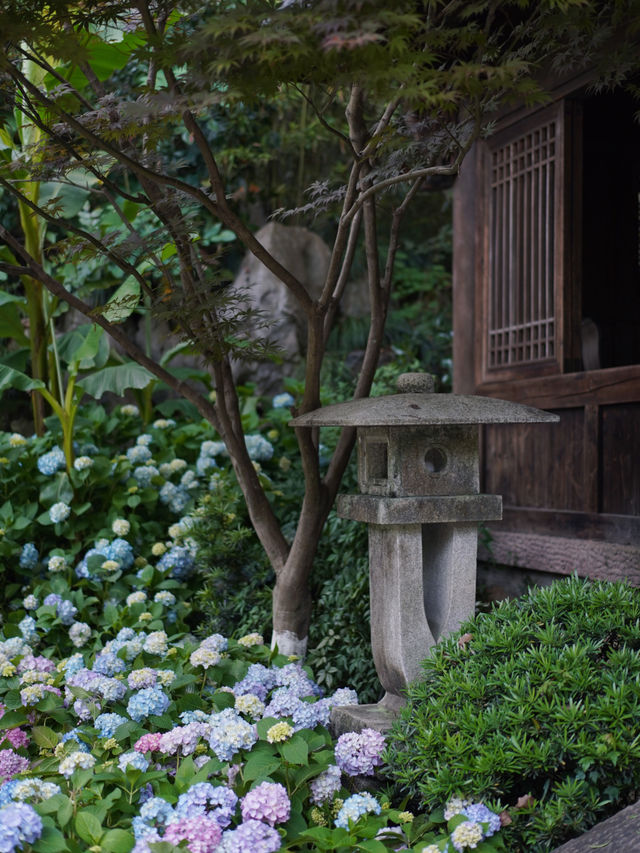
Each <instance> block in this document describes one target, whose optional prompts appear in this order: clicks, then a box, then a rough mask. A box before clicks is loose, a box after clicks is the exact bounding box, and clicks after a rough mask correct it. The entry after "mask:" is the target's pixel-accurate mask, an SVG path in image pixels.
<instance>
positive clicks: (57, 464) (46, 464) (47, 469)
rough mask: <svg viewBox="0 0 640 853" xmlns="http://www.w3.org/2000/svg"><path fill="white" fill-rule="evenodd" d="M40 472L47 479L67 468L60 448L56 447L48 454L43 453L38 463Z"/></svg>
mask: <svg viewBox="0 0 640 853" xmlns="http://www.w3.org/2000/svg"><path fill="white" fill-rule="evenodd" d="M36 465H37V466H38V471H40V473H41V474H44V475H45V477H50V476H51V475H52V474H55V473H56V471H60V470H61V469H62V468H64V466H65V458H64V453H63V452H62V450H61V449H60V448H59V447H54V448H53V450H50V451H49V452H48V453H43V455H42V456H40V457H39V458H38V461H37V462H36Z"/></svg>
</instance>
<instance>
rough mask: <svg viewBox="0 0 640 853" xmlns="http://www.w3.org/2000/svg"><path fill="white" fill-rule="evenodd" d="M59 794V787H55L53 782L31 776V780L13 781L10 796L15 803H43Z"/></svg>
mask: <svg viewBox="0 0 640 853" xmlns="http://www.w3.org/2000/svg"><path fill="white" fill-rule="evenodd" d="M59 793H60V785H56V783H55V782H45V781H44V780H42V779H40V778H39V777H38V776H33V777H32V778H31V779H16V780H14V782H13V789H12V792H11V796H12V798H13V799H14V800H15V801H16V802H24V801H25V800H32V801H35V802H43V801H44V800H49V799H51V797H53V796H55V795H56V794H59Z"/></svg>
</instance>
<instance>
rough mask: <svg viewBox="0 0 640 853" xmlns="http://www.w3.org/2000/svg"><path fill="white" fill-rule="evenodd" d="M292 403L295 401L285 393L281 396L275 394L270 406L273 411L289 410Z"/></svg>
mask: <svg viewBox="0 0 640 853" xmlns="http://www.w3.org/2000/svg"><path fill="white" fill-rule="evenodd" d="M294 403H295V400H294V399H293V397H292V396H291V394H289V393H288V392H287V391H285V392H284V393H282V394H276V396H275V397H274V398H273V400H272V401H271V405H272V406H273V408H274V409H290V408H291V406H293V404H294Z"/></svg>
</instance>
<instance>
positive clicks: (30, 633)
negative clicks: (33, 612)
mask: <svg viewBox="0 0 640 853" xmlns="http://www.w3.org/2000/svg"><path fill="white" fill-rule="evenodd" d="M18 628H19V629H20V633H21V634H22V636H23V637H24V639H25V641H26V642H27V643H31V642H32V641H33V640H36V639H37V637H38V632H37V631H36V620H35V619H34V618H33V616H25V617H24V619H23V620H22V621H21V622H19V623H18Z"/></svg>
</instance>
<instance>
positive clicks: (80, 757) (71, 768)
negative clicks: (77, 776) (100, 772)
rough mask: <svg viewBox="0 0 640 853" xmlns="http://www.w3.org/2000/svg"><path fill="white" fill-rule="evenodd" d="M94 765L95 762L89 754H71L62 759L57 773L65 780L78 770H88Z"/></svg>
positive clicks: (80, 752) (79, 752)
mask: <svg viewBox="0 0 640 853" xmlns="http://www.w3.org/2000/svg"><path fill="white" fill-rule="evenodd" d="M95 763H96V760H95V758H94V757H93V755H91V753H90V752H82V751H78V752H72V753H71V755H67V756H66V758H63V759H62V761H61V762H60V766H59V767H58V772H59V773H61V774H62V775H63V776H64V777H65V779H70V778H71V776H73V774H74V773H75V771H76V770H77V769H78V768H80V769H81V770H90V769H91V768H92V767H93V766H94V765H95Z"/></svg>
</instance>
